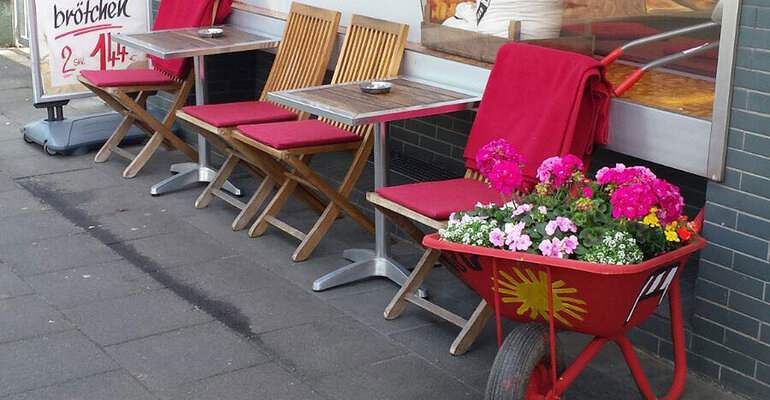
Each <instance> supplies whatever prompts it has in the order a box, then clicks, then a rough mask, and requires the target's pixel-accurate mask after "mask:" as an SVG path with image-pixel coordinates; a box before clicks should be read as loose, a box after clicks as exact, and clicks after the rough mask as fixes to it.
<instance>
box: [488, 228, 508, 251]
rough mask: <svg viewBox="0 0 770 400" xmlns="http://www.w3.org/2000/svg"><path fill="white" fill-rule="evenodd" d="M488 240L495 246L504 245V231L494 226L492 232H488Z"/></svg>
mask: <svg viewBox="0 0 770 400" xmlns="http://www.w3.org/2000/svg"><path fill="white" fill-rule="evenodd" d="M489 241H490V242H492V244H493V245H495V246H497V247H503V245H505V233H503V231H501V230H500V228H495V229H494V230H493V231H492V232H489Z"/></svg>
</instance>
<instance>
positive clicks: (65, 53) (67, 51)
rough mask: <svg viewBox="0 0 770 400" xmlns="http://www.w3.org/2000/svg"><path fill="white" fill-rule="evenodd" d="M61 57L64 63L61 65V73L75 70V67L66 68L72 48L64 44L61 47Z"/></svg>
mask: <svg viewBox="0 0 770 400" xmlns="http://www.w3.org/2000/svg"><path fill="white" fill-rule="evenodd" d="M61 58H63V59H64V65H62V67H61V72H62V74H66V73H68V72H72V71H74V70H75V68H69V69H67V63H69V62H70V58H72V48H70V47H69V46H64V48H63V49H61Z"/></svg>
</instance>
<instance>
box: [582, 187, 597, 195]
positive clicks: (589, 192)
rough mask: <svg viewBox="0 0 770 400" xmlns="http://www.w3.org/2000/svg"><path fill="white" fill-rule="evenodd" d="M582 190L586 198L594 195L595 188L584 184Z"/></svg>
mask: <svg viewBox="0 0 770 400" xmlns="http://www.w3.org/2000/svg"><path fill="white" fill-rule="evenodd" d="M582 192H583V197H586V198H591V197H594V189H593V188H592V187H590V186H584V187H583V190H582Z"/></svg>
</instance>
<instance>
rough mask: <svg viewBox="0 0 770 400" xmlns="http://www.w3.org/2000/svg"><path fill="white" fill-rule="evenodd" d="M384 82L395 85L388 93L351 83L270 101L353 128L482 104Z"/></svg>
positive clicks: (470, 96) (474, 98)
mask: <svg viewBox="0 0 770 400" xmlns="http://www.w3.org/2000/svg"><path fill="white" fill-rule="evenodd" d="M383 80H384V81H388V82H390V83H391V84H392V85H393V87H392V88H391V90H390V92H389V93H384V94H367V93H363V92H362V91H361V89H360V85H361V82H352V83H343V84H337V85H324V86H315V87H310V88H304V89H296V90H287V91H282V92H270V93H268V99H269V100H270V101H274V102H276V103H280V104H284V105H287V106H289V107H293V108H297V109H300V110H302V111H306V112H310V113H312V114H315V115H318V116H321V117H326V118H329V119H331V120H334V121H338V122H342V123H345V124H348V125H353V126H355V125H363V124H369V123H373V122H388V121H395V120H401V119H407V118H415V117H424V116H427V115H435V114H443V113H447V112H453V111H460V110H465V109H468V108H472V107H473V106H475V104H476V103H477V102H478V101H480V100H481V96H480V95H479V94H475V93H464V92H462V91H459V90H458V89H448V88H442V87H438V86H434V85H432V84H430V83H427V82H422V81H418V80H415V79H411V78H403V77H401V78H392V79H383Z"/></svg>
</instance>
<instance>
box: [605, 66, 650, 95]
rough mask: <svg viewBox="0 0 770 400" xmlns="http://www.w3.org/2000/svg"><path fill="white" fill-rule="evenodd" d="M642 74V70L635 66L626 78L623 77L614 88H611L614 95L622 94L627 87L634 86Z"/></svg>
mask: <svg viewBox="0 0 770 400" xmlns="http://www.w3.org/2000/svg"><path fill="white" fill-rule="evenodd" d="M642 75H644V70H643V69H641V68H637V69H636V70H635V71H634V72H632V73H631V75H629V76H627V77H626V79H623V82H620V83H619V84H618V85H617V86H615V88H614V89H612V92H613V93H614V94H615V96H616V97H620V96H622V95H623V94H624V93H625V92H627V91H628V89H631V87H632V86H634V85H635V84H636V82H639V79H642Z"/></svg>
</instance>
